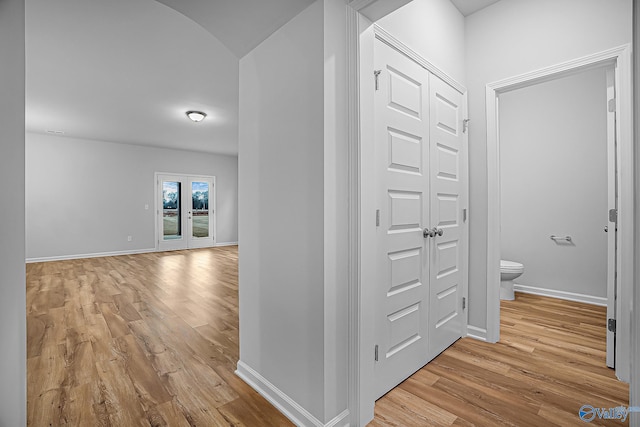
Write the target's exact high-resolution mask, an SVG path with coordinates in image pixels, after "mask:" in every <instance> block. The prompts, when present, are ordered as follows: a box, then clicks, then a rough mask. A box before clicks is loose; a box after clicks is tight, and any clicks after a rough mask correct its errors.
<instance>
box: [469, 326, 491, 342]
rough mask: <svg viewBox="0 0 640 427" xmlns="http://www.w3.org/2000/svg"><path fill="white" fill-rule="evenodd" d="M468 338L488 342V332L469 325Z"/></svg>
mask: <svg viewBox="0 0 640 427" xmlns="http://www.w3.org/2000/svg"><path fill="white" fill-rule="evenodd" d="M467 336H468V337H469V338H473V339H476V340H480V341H485V342H486V341H487V330H486V329H483V328H478V327H477V326H471V325H467Z"/></svg>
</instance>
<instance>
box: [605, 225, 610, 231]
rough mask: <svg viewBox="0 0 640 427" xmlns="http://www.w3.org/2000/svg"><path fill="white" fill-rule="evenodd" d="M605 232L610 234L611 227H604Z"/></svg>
mask: <svg viewBox="0 0 640 427" xmlns="http://www.w3.org/2000/svg"><path fill="white" fill-rule="evenodd" d="M604 232H605V233H608V232H609V226H608V225H605V226H604Z"/></svg>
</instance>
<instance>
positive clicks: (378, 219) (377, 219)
mask: <svg viewBox="0 0 640 427" xmlns="http://www.w3.org/2000/svg"><path fill="white" fill-rule="evenodd" d="M376 227H380V209H376Z"/></svg>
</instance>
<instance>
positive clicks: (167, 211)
mask: <svg viewBox="0 0 640 427" xmlns="http://www.w3.org/2000/svg"><path fill="white" fill-rule="evenodd" d="M180 197H181V188H180V182H176V181H163V182H162V231H163V233H162V234H163V239H164V240H174V239H179V238H181V237H182V221H181V219H182V215H181V212H180Z"/></svg>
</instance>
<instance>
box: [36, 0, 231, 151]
mask: <svg viewBox="0 0 640 427" xmlns="http://www.w3.org/2000/svg"><path fill="white" fill-rule="evenodd" d="M26 55H27V76H26V77H27V85H26V103H27V119H26V127H27V130H28V131H31V132H39V133H44V132H45V131H47V130H53V131H63V132H65V136H68V137H76V138H87V139H98V140H106V141H115V142H124V143H133V144H140V145H152V146H157V147H171V148H181V149H186V150H195V151H203V152H217V153H226V154H237V150H238V149H237V140H238V58H237V57H236V56H235V55H233V54H232V53H231V52H230V51H229V50H228V49H227V48H226V47H225V46H224V45H223V44H222V43H220V41H219V40H217V39H216V38H215V37H213V36H212V35H211V34H210V33H209V32H207V31H206V30H205V29H203V28H202V27H200V26H199V25H197V24H196V23H194V22H193V21H192V20H191V19H189V18H187V17H185V16H183V15H181V14H180V13H178V12H176V11H175V10H173V9H171V8H168V7H166V6H164V5H162V4H160V3H158V2H156V1H154V0H109V1H104V0H56V1H50V0H27V1H26ZM190 109H195V110H202V111H205V112H206V113H207V114H208V115H209V116H208V117H207V118H206V119H205V120H204V121H203V122H200V123H193V122H191V121H190V120H188V119H187V117H186V116H185V112H186V111H187V110H190Z"/></svg>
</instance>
